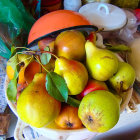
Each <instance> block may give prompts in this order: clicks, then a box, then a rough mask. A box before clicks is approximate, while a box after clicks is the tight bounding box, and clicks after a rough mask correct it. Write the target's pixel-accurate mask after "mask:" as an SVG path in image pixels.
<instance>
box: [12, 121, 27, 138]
mask: <svg viewBox="0 0 140 140" xmlns="http://www.w3.org/2000/svg"><path fill="white" fill-rule="evenodd" d="M27 126H29V125H28V124H26V123H24V122H23V121H21V120H20V119H19V118H18V121H17V124H16V128H15V131H14V138H15V140H25V138H24V137H23V133H22V132H23V129H24V128H25V127H27Z"/></svg>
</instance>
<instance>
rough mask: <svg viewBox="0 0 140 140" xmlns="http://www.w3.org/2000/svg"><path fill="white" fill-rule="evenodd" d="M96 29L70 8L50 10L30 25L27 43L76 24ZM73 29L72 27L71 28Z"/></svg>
mask: <svg viewBox="0 0 140 140" xmlns="http://www.w3.org/2000/svg"><path fill="white" fill-rule="evenodd" d="M87 25H88V28H92V29H94V30H97V29H98V28H97V27H95V26H93V25H91V24H90V22H89V21H88V20H87V19H86V18H85V17H84V16H82V15H81V14H79V13H78V12H74V11H70V10H57V11H54V12H50V13H48V14H46V15H44V16H42V17H41V18H39V19H38V20H37V21H36V22H35V23H34V25H33V26H32V28H31V30H30V33H29V36H28V44H30V43H33V42H35V40H38V38H42V37H44V36H47V35H48V34H51V33H53V32H55V31H60V30H63V29H69V28H72V27H76V26H85V27H86V26H87ZM72 29H73V28H72Z"/></svg>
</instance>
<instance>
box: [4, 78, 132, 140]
mask: <svg viewBox="0 0 140 140" xmlns="http://www.w3.org/2000/svg"><path fill="white" fill-rule="evenodd" d="M8 82H9V79H8V78H7V77H6V80H5V96H6V100H7V102H8V105H9V107H10V108H11V110H12V111H13V112H14V114H15V115H16V116H17V118H18V122H17V125H16V128H15V131H14V138H15V140H25V139H24V138H23V136H22V131H23V129H24V128H25V127H27V126H29V125H28V124H26V123H24V122H22V121H21V120H20V118H19V117H18V114H17V111H16V105H15V104H14V103H12V102H11V101H10V100H8V97H7V94H6V89H7V86H8ZM132 91H133V89H132V88H131V89H130V90H129V91H128V94H127V96H126V97H125V101H123V104H122V105H121V112H122V111H123V110H124V109H125V107H126V106H127V105H128V102H129V100H130V98H131V96H132ZM31 127H32V126H31ZM32 128H33V129H34V130H35V131H37V132H38V133H39V134H41V135H43V136H45V137H46V138H48V140H86V139H90V138H93V137H95V136H96V135H97V134H98V133H93V132H90V131H88V130H87V129H86V128H82V129H76V130H61V129H51V128H46V127H42V128H35V127H32Z"/></svg>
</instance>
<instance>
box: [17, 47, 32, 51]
mask: <svg viewBox="0 0 140 140" xmlns="http://www.w3.org/2000/svg"><path fill="white" fill-rule="evenodd" d="M16 49H26V50H31V49H29V48H26V47H16Z"/></svg>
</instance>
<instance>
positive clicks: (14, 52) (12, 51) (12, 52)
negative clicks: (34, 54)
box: [10, 46, 16, 57]
mask: <svg viewBox="0 0 140 140" xmlns="http://www.w3.org/2000/svg"><path fill="white" fill-rule="evenodd" d="M15 54H16V47H14V46H12V47H11V56H10V57H12V56H14V55H15Z"/></svg>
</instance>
